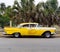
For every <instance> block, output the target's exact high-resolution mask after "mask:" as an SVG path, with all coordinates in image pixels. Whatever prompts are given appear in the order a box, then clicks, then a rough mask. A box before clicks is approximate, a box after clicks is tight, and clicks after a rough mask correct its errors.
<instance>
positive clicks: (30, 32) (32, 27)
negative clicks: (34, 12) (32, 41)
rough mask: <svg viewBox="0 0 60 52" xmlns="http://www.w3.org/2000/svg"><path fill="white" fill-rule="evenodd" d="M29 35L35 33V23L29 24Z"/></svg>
mask: <svg viewBox="0 0 60 52" xmlns="http://www.w3.org/2000/svg"><path fill="white" fill-rule="evenodd" d="M29 35H37V30H36V24H30V29H29Z"/></svg>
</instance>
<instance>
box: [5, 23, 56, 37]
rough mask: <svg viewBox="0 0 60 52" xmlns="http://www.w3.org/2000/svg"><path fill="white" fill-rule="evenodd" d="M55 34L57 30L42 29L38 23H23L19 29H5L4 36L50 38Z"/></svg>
mask: <svg viewBox="0 0 60 52" xmlns="http://www.w3.org/2000/svg"><path fill="white" fill-rule="evenodd" d="M55 32H56V28H54V27H41V26H40V25H39V24H38V23H21V24H19V25H18V26H17V27H4V34H6V35H13V36H14V37H20V36H42V37H47V38H49V37H51V36H52V35H53V34H55Z"/></svg>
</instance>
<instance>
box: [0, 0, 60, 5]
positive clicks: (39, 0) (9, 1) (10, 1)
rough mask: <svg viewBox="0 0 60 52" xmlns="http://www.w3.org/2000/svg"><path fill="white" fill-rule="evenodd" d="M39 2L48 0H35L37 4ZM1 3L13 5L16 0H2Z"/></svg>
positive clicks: (59, 0)
mask: <svg viewBox="0 0 60 52" xmlns="http://www.w3.org/2000/svg"><path fill="white" fill-rule="evenodd" d="M38 2H46V0H35V4H37V3H38ZM0 3H5V4H6V6H8V5H11V6H12V5H13V3H14V0H0ZM58 3H59V6H60V0H58Z"/></svg>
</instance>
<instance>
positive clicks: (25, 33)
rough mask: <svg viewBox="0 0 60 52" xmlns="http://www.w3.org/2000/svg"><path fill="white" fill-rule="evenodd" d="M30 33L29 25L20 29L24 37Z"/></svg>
mask: <svg viewBox="0 0 60 52" xmlns="http://www.w3.org/2000/svg"><path fill="white" fill-rule="evenodd" d="M28 31H29V24H25V25H23V26H22V27H21V28H20V33H21V35H22V36H24V35H28Z"/></svg>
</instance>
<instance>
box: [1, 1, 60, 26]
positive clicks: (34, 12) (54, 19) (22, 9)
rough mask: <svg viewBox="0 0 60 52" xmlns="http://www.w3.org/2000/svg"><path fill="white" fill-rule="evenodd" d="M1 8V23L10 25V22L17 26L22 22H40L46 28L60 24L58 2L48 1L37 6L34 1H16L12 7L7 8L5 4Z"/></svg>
mask: <svg viewBox="0 0 60 52" xmlns="http://www.w3.org/2000/svg"><path fill="white" fill-rule="evenodd" d="M0 6H1V7H0V15H1V16H0V21H1V22H3V23H4V24H5V23H7V22H8V23H9V20H12V21H13V23H14V24H16V25H17V24H19V23H22V22H38V23H39V24H42V25H46V26H52V25H54V24H57V25H59V24H60V18H59V17H60V7H58V2H57V0H47V1H46V2H45V3H44V2H39V3H38V4H37V5H35V4H34V0H21V2H18V1H17V0H15V1H14V5H13V6H12V7H11V6H8V7H6V6H5V4H4V3H1V4H0ZM3 19H5V20H3ZM58 21H59V22H58Z"/></svg>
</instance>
